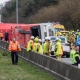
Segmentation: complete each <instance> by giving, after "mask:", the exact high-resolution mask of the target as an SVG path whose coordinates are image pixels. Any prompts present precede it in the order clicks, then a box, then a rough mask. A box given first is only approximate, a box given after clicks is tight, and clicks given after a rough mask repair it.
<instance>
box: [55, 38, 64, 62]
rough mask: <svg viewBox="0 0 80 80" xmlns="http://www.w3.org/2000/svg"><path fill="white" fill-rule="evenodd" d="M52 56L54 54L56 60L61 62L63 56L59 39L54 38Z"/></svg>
mask: <svg viewBox="0 0 80 80" xmlns="http://www.w3.org/2000/svg"><path fill="white" fill-rule="evenodd" d="M54 54H55V56H56V58H57V59H58V60H60V61H61V56H62V54H63V47H62V44H61V40H60V39H59V38H56V44H55V48H54Z"/></svg>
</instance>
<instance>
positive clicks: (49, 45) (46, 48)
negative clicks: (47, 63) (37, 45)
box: [43, 37, 52, 56]
mask: <svg viewBox="0 0 80 80" xmlns="http://www.w3.org/2000/svg"><path fill="white" fill-rule="evenodd" d="M51 49H52V43H51V42H50V37H46V38H45V43H44V47H43V52H44V54H45V55H48V56H50V54H51Z"/></svg>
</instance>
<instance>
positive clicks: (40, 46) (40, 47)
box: [37, 39, 43, 54]
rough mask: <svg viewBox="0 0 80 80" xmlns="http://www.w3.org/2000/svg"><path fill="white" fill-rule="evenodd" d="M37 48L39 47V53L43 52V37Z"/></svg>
mask: <svg viewBox="0 0 80 80" xmlns="http://www.w3.org/2000/svg"><path fill="white" fill-rule="evenodd" d="M37 48H38V53H40V54H43V49H42V41H41V39H39V42H38V46H37Z"/></svg>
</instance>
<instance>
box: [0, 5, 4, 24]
mask: <svg viewBox="0 0 80 80" xmlns="http://www.w3.org/2000/svg"><path fill="white" fill-rule="evenodd" d="M2 7H3V4H0V23H1V15H2Z"/></svg>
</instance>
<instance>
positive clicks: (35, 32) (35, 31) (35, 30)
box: [31, 26, 41, 38]
mask: <svg viewBox="0 0 80 80" xmlns="http://www.w3.org/2000/svg"><path fill="white" fill-rule="evenodd" d="M31 33H32V35H33V36H34V37H37V36H38V37H39V38H41V30H40V27H39V26H34V27H31Z"/></svg>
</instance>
